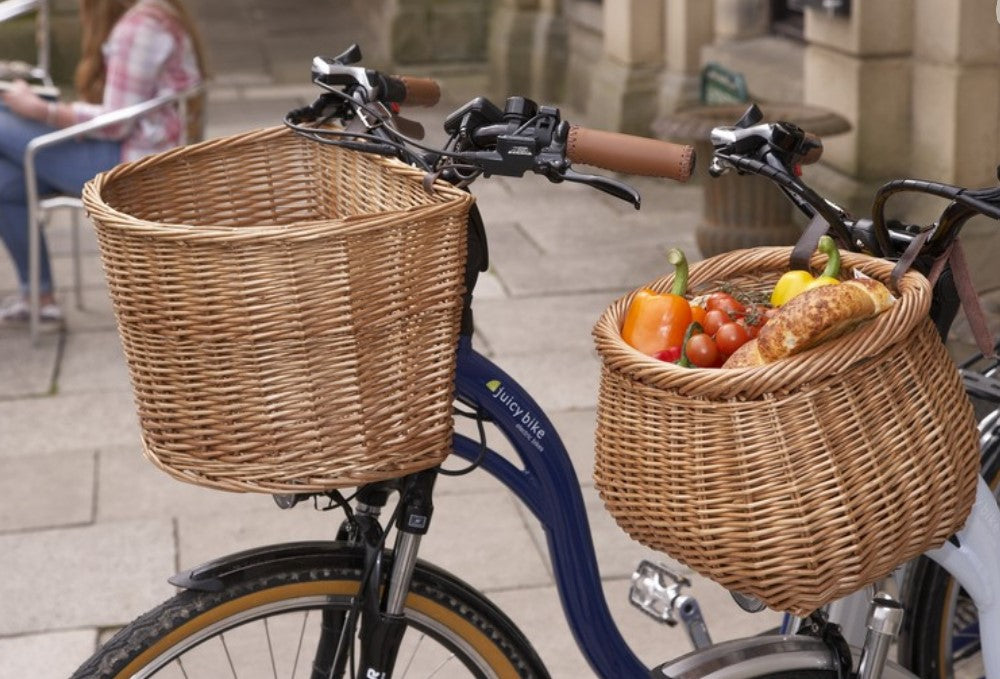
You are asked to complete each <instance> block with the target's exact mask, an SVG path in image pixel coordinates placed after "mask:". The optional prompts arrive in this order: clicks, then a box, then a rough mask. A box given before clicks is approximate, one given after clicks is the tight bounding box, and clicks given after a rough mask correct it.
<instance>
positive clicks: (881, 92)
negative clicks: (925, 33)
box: [804, 0, 961, 214]
mask: <svg viewBox="0 0 1000 679" xmlns="http://www.w3.org/2000/svg"><path fill="white" fill-rule="evenodd" d="M938 4H941V3H938ZM958 4H961V3H958ZM912 16H913V0H855V1H854V2H853V3H852V5H851V14H850V16H849V17H841V16H833V15H829V14H826V13H823V12H820V11H817V10H807V11H806V17H805V35H806V40H807V41H808V46H807V48H806V54H805V79H804V99H805V103H807V104H813V105H816V106H821V107H823V108H826V109H829V110H831V111H834V112H836V113H839V114H840V115H842V116H844V117H845V118H846V119H847V120H848V121H849V122H850V123H851V126H852V130H851V131H850V132H848V133H847V134H842V135H838V136H837V137H834V138H832V139H830V140H828V141H827V142H826V143H825V147H826V149H825V151H824V154H823V159H824V161H825V168H827V169H832V170H833V171H834V172H833V175H832V176H828V177H826V178H825V179H822V181H820V182H817V184H818V186H817V188H819V189H820V190H821V191H822V190H823V189H824V185H825V186H826V187H827V188H829V187H830V186H837V187H838V188H837V190H838V192H839V193H840V195H839V196H837V198H839V199H840V200H842V201H844V202H845V207H848V208H849V209H853V210H854V211H856V212H858V213H861V214H864V213H865V212H867V207H868V206H870V203H871V200H870V199H871V192H872V190H873V188H874V186H875V185H877V183H879V182H880V181H881V180H882V179H884V178H886V177H890V176H893V175H900V174H905V173H906V170H907V168H908V167H909V161H910V153H909V151H910V139H911V131H910V130H911V127H910V107H911V98H912V97H911V91H912V85H911V83H912V78H911V65H910V52H911V50H912V45H913V22H912V21H911V17H912ZM838 175H839V176H838Z"/></svg>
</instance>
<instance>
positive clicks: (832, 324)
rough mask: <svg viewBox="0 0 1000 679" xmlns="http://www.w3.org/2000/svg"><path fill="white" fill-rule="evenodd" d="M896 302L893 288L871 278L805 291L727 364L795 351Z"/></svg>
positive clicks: (773, 358) (753, 361) (747, 362)
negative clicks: (890, 290)
mask: <svg viewBox="0 0 1000 679" xmlns="http://www.w3.org/2000/svg"><path fill="white" fill-rule="evenodd" d="M892 301H893V300H892V295H890V294H889V290H888V289H887V288H886V287H885V286H884V285H882V283H880V282H879V281H876V280H873V279H870V278H855V279H851V280H847V281H844V282H843V283H840V284H838V285H824V286H821V287H818V288H813V289H812V290H806V291H805V292H802V293H800V294H798V295H796V296H795V297H793V298H792V299H791V300H789V301H788V302H787V303H785V304H784V305H783V306H782V307H781V308H780V310H779V311H778V313H776V314H775V315H774V316H773V317H772V318H771V319H770V320H769V321H768V322H767V324H766V325H765V326H764V327H763V328H761V330H760V334H759V335H758V336H757V337H756V338H755V339H754V340H751V341H750V342H747V343H746V344H744V345H743V346H742V347H740V348H739V349H738V350H737V351H736V352H735V353H733V355H732V356H730V357H729V359H728V360H727V361H726V363H725V365H723V367H724V368H746V367H750V366H755V365H764V364H765V363H773V362H774V361H777V360H780V359H782V358H787V357H788V356H794V355H795V354H797V353H799V352H801V351H805V350H806V349H810V348H812V347H814V346H816V345H817V344H820V343H821V342H825V341H827V340H829V339H832V338H834V337H837V336H838V335H842V334H843V333H845V332H847V331H849V330H851V329H852V328H854V327H855V326H856V325H858V324H859V323H862V322H863V321H865V320H867V319H869V318H873V317H874V316H876V315H878V314H880V313H882V312H883V311H885V310H886V309H888V308H889V307H890V306H891V305H892Z"/></svg>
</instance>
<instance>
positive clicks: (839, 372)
mask: <svg viewBox="0 0 1000 679" xmlns="http://www.w3.org/2000/svg"><path fill="white" fill-rule="evenodd" d="M789 254H790V249H788V248H757V249H753V250H744V251H737V252H733V253H727V254H723V255H719V256H717V257H713V258H711V259H709V260H706V261H704V262H700V263H698V264H695V265H694V266H693V267H692V272H691V280H692V284H693V285H698V284H699V283H701V284H705V283H708V282H711V281H721V280H730V281H735V282H738V283H740V284H742V285H745V286H752V287H759V288H761V289H765V288H767V287H768V286H770V285H773V283H774V281H776V280H777V278H778V276H779V275H780V274H781V273H782V271H784V270H787V267H788V259H789ZM843 259H844V265H845V267H850V268H855V267H856V268H858V269H860V270H862V271H864V272H865V273H866V274H868V275H870V276H872V277H875V278H878V279H881V280H887V279H888V277H889V274H890V272H891V268H892V265H891V264H889V263H887V262H884V261H882V260H878V259H873V258H869V257H864V256H861V255H855V254H851V253H844V255H843ZM814 263H816V264H817V266H818V265H819V264H820V262H819V261H816V262H814ZM671 280H672V278H671V277H668V278H664V279H661V280H660V281H657V282H656V283H655V284H653V285H652V286H651V287H653V288H654V289H656V290H658V291H665V290H667V289H669V287H670V282H671ZM630 299H631V295H630V296H628V297H626V298H624V299H621V300H619V301H618V302H616V303H615V304H614V305H613V306H612V307H611V308H610V309H608V311H607V312H606V313H605V314H604V316H603V317H602V318H601V319H600V321H599V322H598V324H597V326H596V328H595V330H594V332H595V337H596V339H597V346H598V350H599V352H600V354H601V356H602V359H603V362H604V367H603V372H602V379H601V391H600V399H599V405H598V426H597V444H596V463H595V471H594V478H595V481H596V484H597V487H598V488H599V490H600V493H601V496H602V498H603V499H604V501H605V504H606V505H607V508H608V510H609V511H610V512H611V513H612V514H613V515H614V516H615V518H616V520H617V521H618V523H619V524H620V525H621V526H622V528H624V529H625V530H626V531H627V532H628V533H629V534H630V535H631V536H632V537H633V538H634V539H636V540H638V541H640V542H642V543H643V544H645V545H647V546H650V547H653V548H655V549H658V550H662V551H664V552H666V553H668V554H670V555H671V556H673V557H674V558H676V559H678V560H679V561H681V562H683V563H685V564H687V565H689V566H690V567H691V568H693V569H694V570H696V571H698V572H699V573H701V574H703V575H705V576H707V577H710V578H712V579H714V580H716V581H717V582H719V583H721V584H722V585H724V586H725V587H727V588H729V589H731V590H734V591H739V592H742V593H745V594H752V595H754V596H756V597H758V598H759V599H761V600H763V601H764V602H765V603H767V604H768V605H769V606H771V607H772V608H775V609H778V610H786V611H791V612H794V613H799V614H804V613H807V612H809V611H811V610H814V609H815V608H817V607H818V606H821V605H822V604H824V603H827V602H829V601H832V600H833V599H836V598H839V597H841V596H844V595H846V594H848V593H850V592H853V591H855V590H857V589H858V588H860V587H862V586H864V585H866V584H868V583H870V582H873V581H875V580H877V579H878V578H880V577H882V576H884V575H886V574H888V573H889V572H890V571H891V570H892V569H893V568H894V567H895V566H896V565H898V564H899V563H902V562H904V561H906V560H908V559H910V558H912V557H914V556H916V555H918V554H920V553H921V552H923V551H925V550H927V549H929V548H931V547H935V546H938V545H940V544H941V543H942V542H944V540H945V539H947V537H948V536H949V535H951V534H952V533H953V532H954V531H955V530H956V529H957V528H959V527H960V526H961V525H962V523H963V521H964V519H965V517H966V516H967V514H968V512H969V509H970V507H971V504H972V500H973V497H974V494H975V484H976V475H977V472H978V441H977V436H976V426H975V420H974V416H973V413H972V408H971V405H970V404H969V401H968V399H967V397H966V395H965V392H964V390H963V387H962V383H961V380H960V378H959V375H958V372H957V370H956V369H955V366H954V364H953V363H952V362H951V361H950V360H949V357H948V355H947V352H946V350H945V348H944V346H943V345H942V343H941V341H940V339H939V338H938V337H937V335H936V333H935V330H934V328H933V326H932V324H931V322H930V321H929V319H928V318H927V312H928V307H929V302H930V287H929V284H928V283H927V281H926V279H924V278H923V277H922V276H920V275H919V274H916V273H908V274H907V275H906V276H905V277H904V279H903V281H902V284H901V295H900V298H899V299H898V300H897V303H896V304H895V305H894V306H893V307H892V308H891V309H890V310H889V311H887V312H885V313H883V314H882V315H880V316H879V317H878V318H876V319H875V320H873V321H871V322H869V323H866V324H864V325H862V326H861V327H859V328H858V329H856V330H854V331H853V332H851V333H849V334H847V335H844V336H842V337H840V338H838V339H835V340H832V341H829V342H826V343H824V344H822V345H820V346H818V347H816V348H814V349H812V350H810V351H807V352H804V353H802V354H800V355H797V356H795V357H792V358H789V359H785V360H782V361H778V362H776V363H773V364H769V365H765V366H760V367H755V368H743V369H739V370H698V369H685V368H680V367H678V366H675V365H672V364H666V363H663V362H661V361H657V360H655V359H651V358H648V357H645V356H643V355H641V354H639V353H638V352H637V351H635V350H634V349H632V348H631V347H629V346H628V345H626V344H625V343H624V341H623V340H622V339H621V333H620V328H621V323H622V320H623V318H624V314H625V312H626V310H627V308H628V303H629V301H630Z"/></svg>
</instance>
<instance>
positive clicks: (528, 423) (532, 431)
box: [486, 380, 545, 450]
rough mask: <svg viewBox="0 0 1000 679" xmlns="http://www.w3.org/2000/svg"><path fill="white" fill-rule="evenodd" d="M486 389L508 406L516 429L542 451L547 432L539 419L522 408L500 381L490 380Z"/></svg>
mask: <svg viewBox="0 0 1000 679" xmlns="http://www.w3.org/2000/svg"><path fill="white" fill-rule="evenodd" d="M486 388H487V389H489V390H490V392H491V393H492V394H493V398H495V399H496V400H498V401H500V403H502V404H503V405H505V406H507V410H509V411H510V414H511V417H512V419H514V421H515V422H516V424H515V425H514V428H515V429H517V430H518V431H519V432H521V433H522V434H523V435H524V437H525V438H526V439H528V440H529V441H531V445H532V446H534V447H535V448H536V449H538V450H542V442H541V440H542V439H543V438H545V430H544V429H542V427H541V422H540V421H539V420H538V418H537V417H535V415H534V414H533V413H532V412H531V411H530V410H527V409H525V408H523V407H521V405H519V404H518V402H517V401H515V400H514V396H513V395H512V394H510V393H509V392H507V390H505V389H504V388H503V384H502V383H501V382H500V380H490V381H489V382H487V383H486Z"/></svg>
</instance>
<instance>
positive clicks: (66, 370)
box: [57, 330, 132, 397]
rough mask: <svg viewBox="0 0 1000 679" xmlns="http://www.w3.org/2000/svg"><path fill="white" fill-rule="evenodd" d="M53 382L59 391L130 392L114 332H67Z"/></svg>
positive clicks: (126, 373) (65, 392) (118, 342)
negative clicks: (57, 377) (60, 361)
mask: <svg viewBox="0 0 1000 679" xmlns="http://www.w3.org/2000/svg"><path fill="white" fill-rule="evenodd" d="M57 386H58V389H59V393H60V394H66V395H70V394H77V393H92V394H100V393H104V392H109V391H118V392H126V393H129V394H131V393H132V392H131V389H132V383H131V382H130V381H129V373H128V367H127V366H126V364H125V355H124V353H122V346H121V342H120V341H119V339H118V334H117V332H115V331H112V330H108V331H103V332H75V333H71V334H70V335H69V336H68V337H67V338H66V348H65V357H64V358H63V360H62V365H61V366H60V369H59V379H58V382H57ZM98 397H99V396H98Z"/></svg>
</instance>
